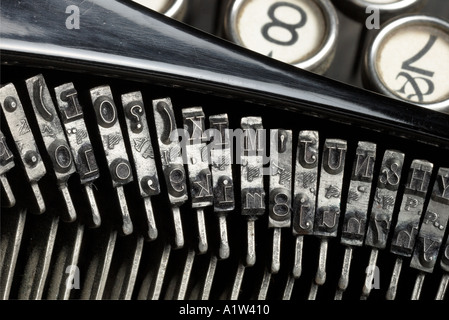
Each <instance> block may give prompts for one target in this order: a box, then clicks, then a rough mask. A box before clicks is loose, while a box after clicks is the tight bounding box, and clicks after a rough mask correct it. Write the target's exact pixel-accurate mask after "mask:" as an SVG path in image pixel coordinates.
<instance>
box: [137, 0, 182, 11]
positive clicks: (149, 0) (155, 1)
mask: <svg viewBox="0 0 449 320" xmlns="http://www.w3.org/2000/svg"><path fill="white" fill-rule="evenodd" d="M134 2H137V3H138V4H141V5H143V6H146V7H148V8H150V9H151V10H154V11H157V12H161V13H164V12H165V11H167V8H168V7H169V6H170V5H171V4H172V2H173V0H134Z"/></svg>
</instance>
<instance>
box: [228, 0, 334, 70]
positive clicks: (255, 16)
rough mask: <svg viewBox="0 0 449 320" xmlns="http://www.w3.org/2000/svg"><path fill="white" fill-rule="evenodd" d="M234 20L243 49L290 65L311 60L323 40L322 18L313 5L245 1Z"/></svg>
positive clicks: (302, 0)
mask: <svg viewBox="0 0 449 320" xmlns="http://www.w3.org/2000/svg"><path fill="white" fill-rule="evenodd" d="M236 20H237V25H236V29H237V30H236V31H237V33H238V35H239V36H240V39H241V42H242V44H243V46H245V47H247V48H249V49H251V50H253V51H257V52H259V53H261V54H264V55H267V56H270V57H272V58H274V59H277V60H280V61H283V62H286V63H290V64H297V63H299V62H301V61H304V60H306V59H308V58H310V57H311V56H313V55H314V54H315V53H316V52H318V51H319V50H320V49H321V47H322V43H323V41H324V39H325V33H326V22H325V17H324V15H323V13H322V11H321V9H320V7H319V6H318V5H317V4H316V3H315V2H314V1H305V0H285V1H276V0H249V1H247V2H246V3H245V4H243V5H242V7H241V10H240V12H239V13H238V14H237V19H236Z"/></svg>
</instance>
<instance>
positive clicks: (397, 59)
mask: <svg viewBox="0 0 449 320" xmlns="http://www.w3.org/2000/svg"><path fill="white" fill-rule="evenodd" d="M363 77H364V85H365V86H366V87H367V88H370V89H373V90H375V91H378V92H380V93H383V94H385V95H388V96H391V97H395V98H400V99H402V100H405V101H408V102H411V103H414V104H417V105H420V106H423V107H426V108H429V109H433V110H437V111H441V112H445V113H448V114H449V23H448V22H446V21H443V20H440V19H437V18H434V17H429V16H423V15H410V16H403V17H401V18H399V19H396V20H394V21H390V22H389V23H387V24H386V25H385V26H384V27H383V28H382V29H381V30H380V32H379V33H378V34H377V35H376V37H375V38H374V39H373V41H372V42H371V43H370V45H369V47H368V49H367V52H366V56H365V65H364V70H363Z"/></svg>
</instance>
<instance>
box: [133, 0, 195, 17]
mask: <svg viewBox="0 0 449 320" xmlns="http://www.w3.org/2000/svg"><path fill="white" fill-rule="evenodd" d="M133 1H134V2H136V3H138V4H141V5H143V6H145V7H147V8H150V9H151V10H154V11H157V12H159V13H162V14H164V15H166V16H167V17H170V18H174V19H177V20H182V19H183V18H184V16H185V13H186V9H187V0H133Z"/></svg>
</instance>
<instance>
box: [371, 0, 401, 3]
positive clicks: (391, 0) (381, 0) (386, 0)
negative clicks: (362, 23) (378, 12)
mask: <svg viewBox="0 0 449 320" xmlns="http://www.w3.org/2000/svg"><path fill="white" fill-rule="evenodd" d="M402 1H404V0H369V1H366V2H367V3H368V4H369V3H372V4H387V3H395V2H402Z"/></svg>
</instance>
